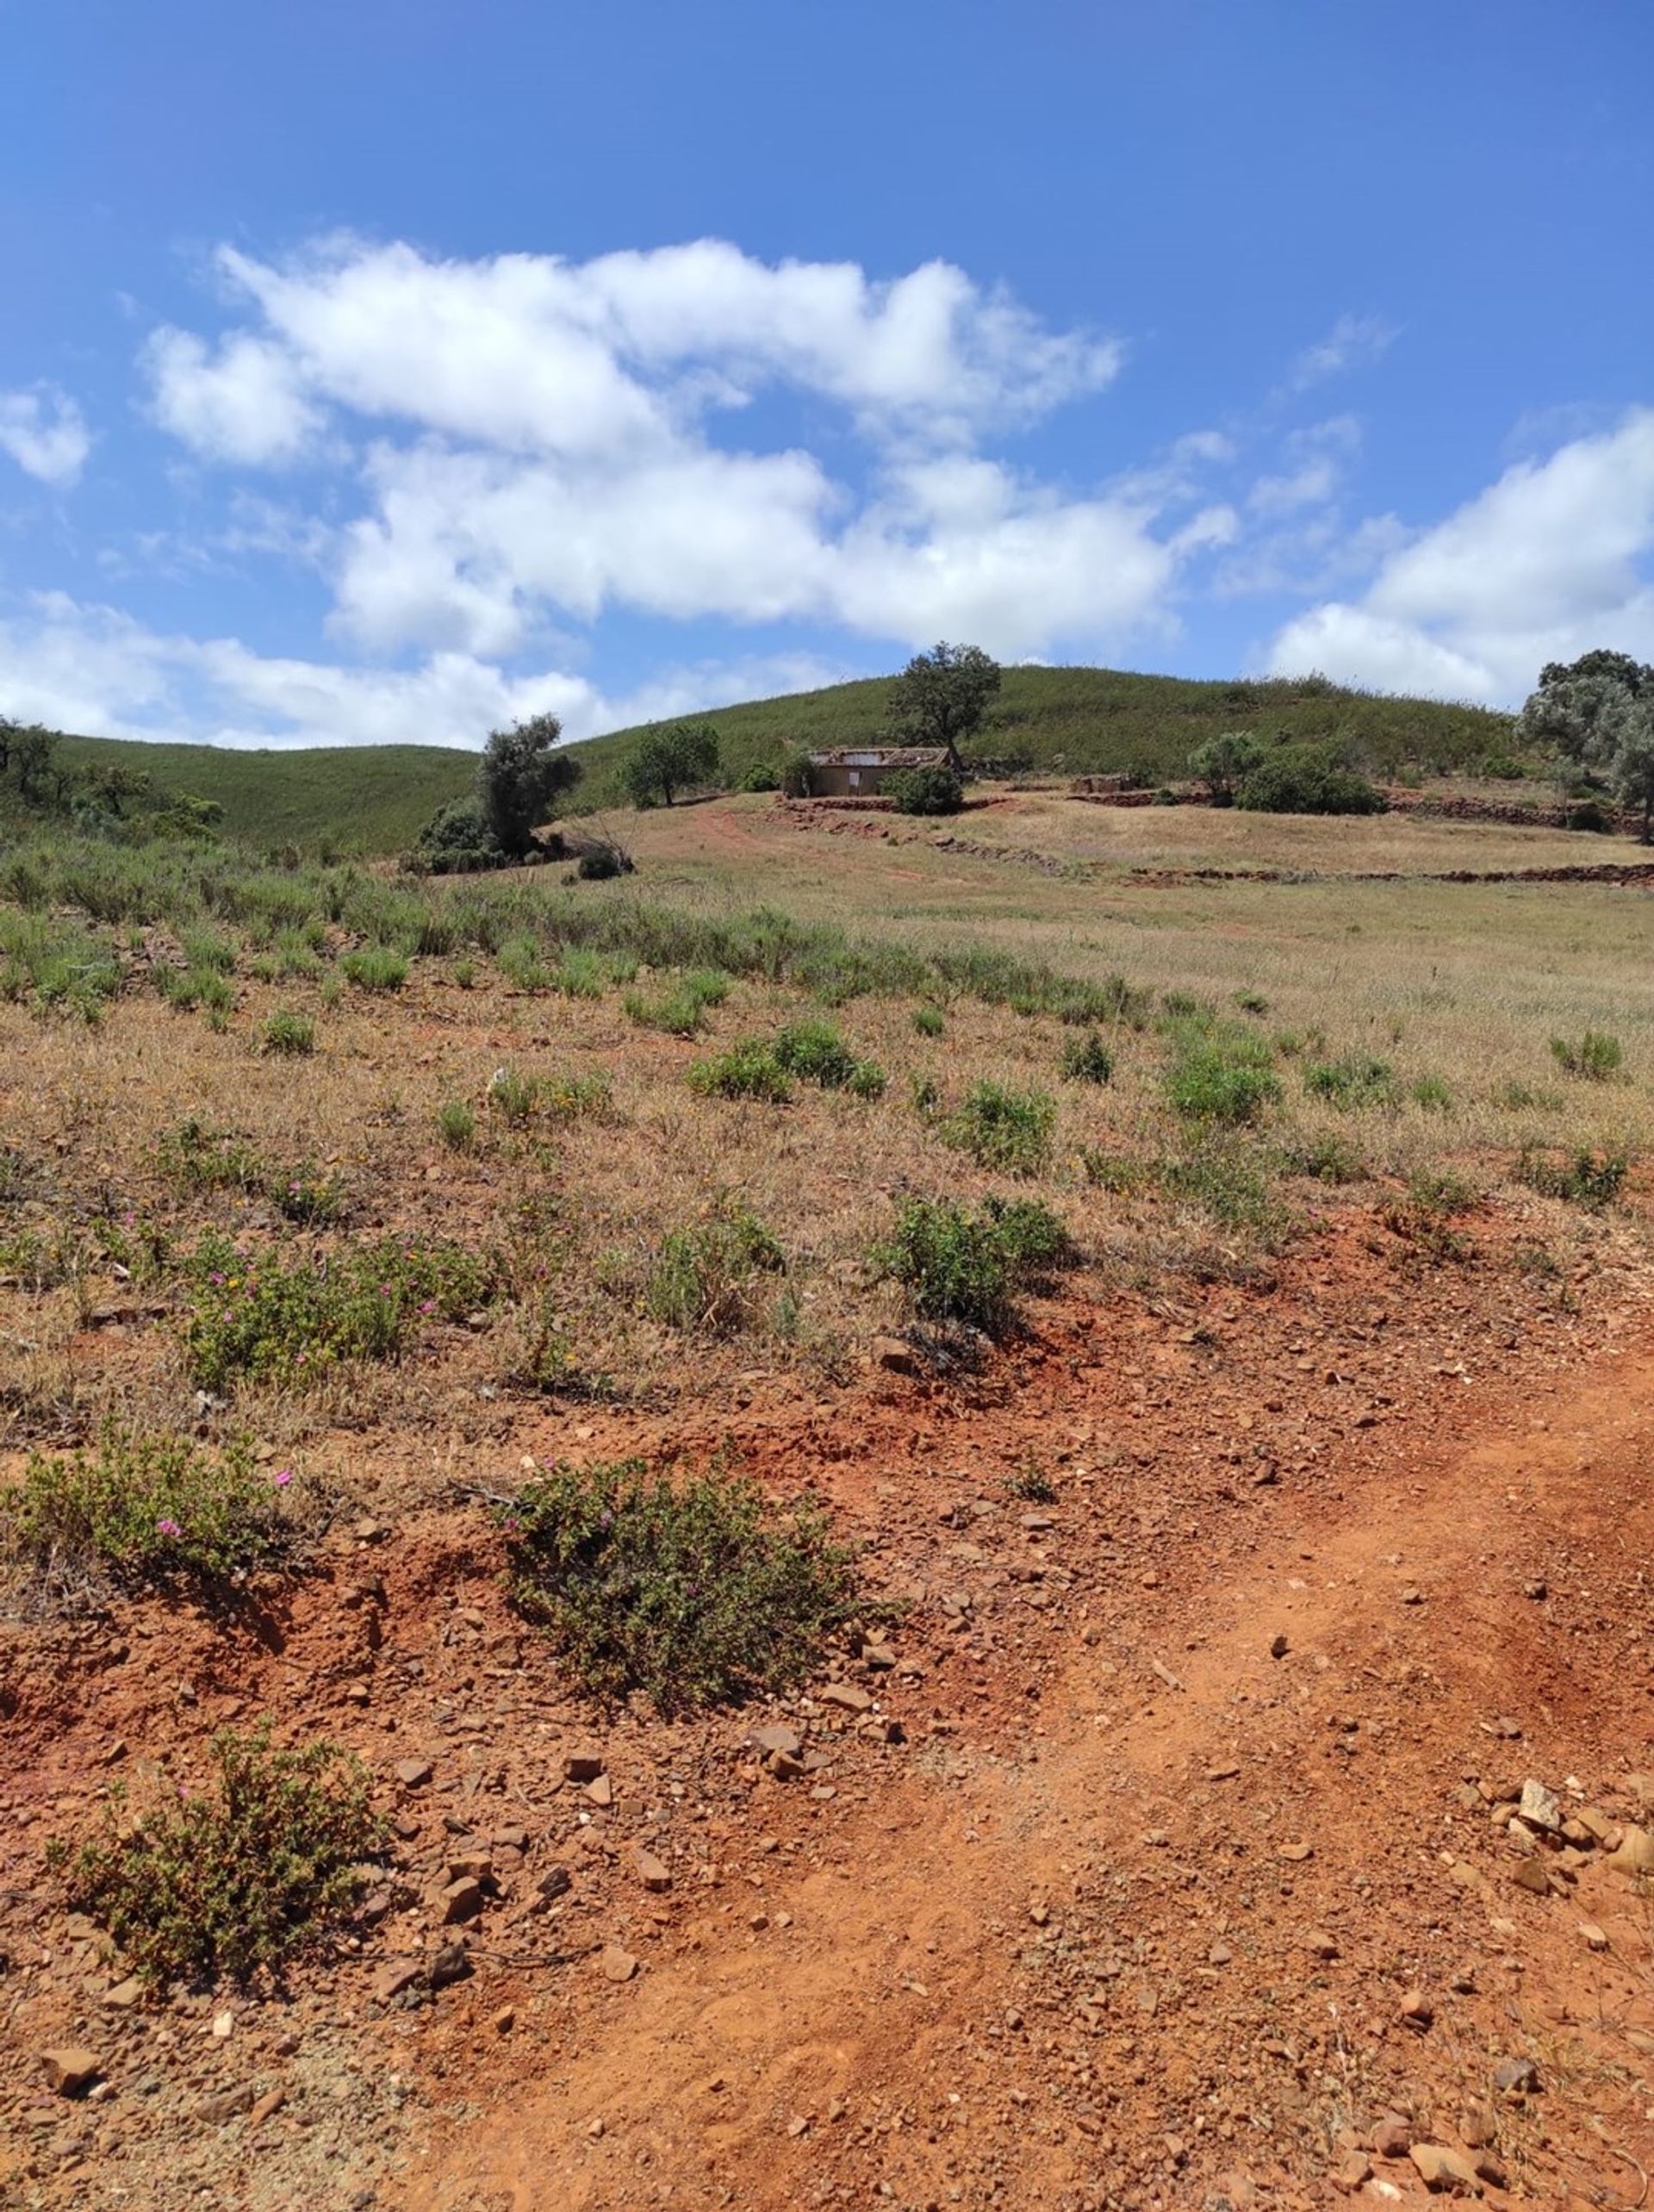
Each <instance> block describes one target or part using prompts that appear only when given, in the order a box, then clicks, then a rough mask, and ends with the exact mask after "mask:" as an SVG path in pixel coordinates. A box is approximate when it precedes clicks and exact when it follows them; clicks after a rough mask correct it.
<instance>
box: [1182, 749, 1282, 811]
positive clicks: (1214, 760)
mask: <svg viewBox="0 0 1654 2212" xmlns="http://www.w3.org/2000/svg"><path fill="white" fill-rule="evenodd" d="M1263 757H1264V747H1263V746H1262V745H1260V744H1259V741H1258V739H1257V738H1254V737H1250V736H1248V735H1247V732H1245V731H1244V730H1226V731H1224V732H1222V735H1220V736H1218V737H1216V738H1207V740H1206V742H1205V744H1204V745H1197V746H1196V747H1195V750H1194V751H1193V752H1191V754H1190V756H1189V773H1190V774H1191V776H1194V777H1195V779H1196V780H1197V782H1201V783H1203V784H1204V785H1205V786H1206V788H1207V790H1208V791H1209V792H1210V794H1211V798H1212V804H1213V806H1214V807H1233V806H1234V794H1235V793H1236V791H1237V790H1238V789H1239V788H1240V785H1241V784H1242V783H1244V782H1246V780H1247V776H1250V775H1251V774H1252V771H1253V769H1254V768H1256V767H1257V766H1258V765H1259V762H1260V761H1261V760H1262V759H1263Z"/></svg>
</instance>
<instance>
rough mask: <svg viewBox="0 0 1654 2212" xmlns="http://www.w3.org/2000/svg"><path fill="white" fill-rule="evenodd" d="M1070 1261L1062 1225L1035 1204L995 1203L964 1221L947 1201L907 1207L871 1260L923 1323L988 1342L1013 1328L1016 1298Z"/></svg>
mask: <svg viewBox="0 0 1654 2212" xmlns="http://www.w3.org/2000/svg"><path fill="white" fill-rule="evenodd" d="M1073 1258H1074V1252H1073V1244H1072V1243H1071V1242H1070V1240H1069V1237H1068V1233H1067V1231H1066V1229H1065V1228H1064V1227H1063V1224H1062V1223H1061V1222H1060V1220H1059V1219H1058V1218H1057V1217H1056V1215H1055V1214H1054V1213H1053V1212H1051V1211H1050V1209H1049V1208H1048V1206H1042V1205H1041V1204H1040V1203H1039V1202H1038V1200H1036V1199H1017V1200H1011V1201H1006V1200H1003V1199H1001V1200H998V1201H997V1202H996V1201H994V1200H992V1199H991V1200H990V1201H989V1203H988V1204H987V1205H986V1206H984V1207H983V1208H982V1209H981V1211H980V1212H977V1213H967V1212H966V1211H965V1210H964V1208H963V1207H961V1206H954V1205H953V1204H951V1203H950V1202H948V1200H946V1199H909V1200H908V1202H907V1203H906V1205H905V1206H903V1208H902V1210H901V1212H900V1213H899V1216H898V1217H897V1220H896V1225H895V1228H894V1229H893V1230H892V1232H891V1235H890V1236H889V1237H888V1238H887V1239H886V1241H885V1242H883V1243H880V1244H879V1245H877V1246H875V1247H874V1252H873V1254H872V1259H873V1263H874V1268H875V1270H876V1272H877V1273H878V1274H880V1275H883V1276H886V1277H887V1278H888V1279H890V1280H893V1281H895V1282H899V1283H900V1284H901V1286H902V1287H903V1288H904V1289H905V1291H906V1293H907V1294H908V1299H909V1302H910V1303H911V1306H912V1309H913V1312H915V1314H917V1317H918V1318H919V1319H920V1320H922V1321H930V1322H936V1323H939V1324H942V1325H944V1326H963V1327H967V1328H972V1329H980V1330H982V1331H983V1332H984V1333H985V1334H986V1335H987V1336H990V1337H997V1336H1002V1335H1003V1334H1004V1331H1005V1330H1007V1329H1008V1328H1009V1327H1010V1324H1011V1322H1012V1321H1013V1320H1014V1318H1015V1306H1014V1304H1013V1293H1014V1292H1015V1291H1016V1290H1017V1289H1018V1288H1020V1287H1023V1285H1024V1284H1027V1283H1029V1282H1033V1281H1037V1280H1039V1279H1040V1278H1042V1277H1043V1276H1048V1275H1049V1274H1052V1273H1053V1272H1054V1270H1055V1269H1056V1268H1060V1267H1066V1266H1069V1265H1071V1264H1072V1263H1073Z"/></svg>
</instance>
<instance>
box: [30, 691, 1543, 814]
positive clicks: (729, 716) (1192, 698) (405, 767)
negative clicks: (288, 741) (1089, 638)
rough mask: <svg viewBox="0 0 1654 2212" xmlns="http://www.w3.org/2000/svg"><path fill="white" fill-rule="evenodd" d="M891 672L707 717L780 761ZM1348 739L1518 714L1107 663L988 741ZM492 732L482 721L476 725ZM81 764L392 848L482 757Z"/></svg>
mask: <svg viewBox="0 0 1654 2212" xmlns="http://www.w3.org/2000/svg"><path fill="white" fill-rule="evenodd" d="M892 680H893V679H892V678H891V677H888V676H869V677H865V678H862V679H861V680H860V681H858V682H851V683H836V684H831V685H829V686H827V687H826V688H825V689H821V690H818V691H800V692H793V693H790V694H788V695H784V696H782V697H780V698H776V699H756V700H749V701H744V702H743V703H742V704H740V705H738V706H734V707H718V708H717V709H716V710H714V711H712V712H711V713H708V714H707V715H706V717H705V719H706V720H709V721H711V722H712V723H713V724H714V725H715V726H716V728H717V730H718V736H719V738H720V739H721V741H722V746H723V756H724V772H725V777H726V779H727V781H728V782H731V783H739V782H740V781H741V779H742V777H743V776H745V775H746V773H747V772H748V770H750V769H752V768H754V767H756V766H758V765H760V764H763V763H774V762H777V761H779V760H780V758H781V757H783V756H784V755H785V754H787V752H788V751H792V750H793V748H794V747H797V746H800V745H806V746H810V745H843V744H847V743H853V742H855V741H856V740H858V739H861V740H865V741H867V742H877V741H879V740H880V739H881V738H885V737H886V735H887V734H888V724H887V722H886V699H887V696H888V694H889V689H890V685H891V682H892ZM1234 729H1244V730H1251V731H1253V732H1255V733H1257V734H1258V735H1260V736H1272V735H1275V734H1281V735H1284V736H1286V737H1290V738H1325V737H1337V738H1346V739H1348V740H1349V741H1350V742H1351V744H1352V745H1353V746H1354V748H1355V750H1356V751H1357V752H1358V753H1359V754H1360V755H1361V756H1362V757H1364V758H1365V761H1366V762H1367V763H1368V764H1369V765H1370V766H1371V769H1372V770H1374V771H1375V772H1377V773H1378V774H1381V775H1388V774H1393V773H1394V772H1395V771H1396V770H1398V769H1402V768H1405V767H1408V766H1418V767H1420V768H1423V769H1427V770H1437V771H1441V772H1446V771H1450V770H1463V769H1464V768H1466V767H1469V766H1471V765H1473V764H1474V763H1477V762H1479V761H1481V760H1482V759H1483V758H1485V757H1487V756H1489V755H1491V754H1497V753H1500V752H1502V751H1504V750H1505V749H1506V748H1507V746H1508V743H1509V732H1510V717H1509V716H1508V715H1506V714H1500V713H1493V712H1491V711H1489V709H1487V708H1485V707H1469V706H1463V705H1453V704H1449V703H1446V702H1444V701H1439V700H1428V699H1408V698H1398V697H1391V696H1387V695H1383V694H1379V693H1373V692H1362V691H1348V690H1344V689H1340V688H1339V687H1338V686H1336V685H1334V684H1330V683H1328V682H1327V681H1326V679H1325V678H1324V677H1320V676H1309V677H1304V678H1299V679H1291V680H1285V681H1268V682H1261V681H1260V682H1246V681H1234V682H1197V681H1195V680H1193V679H1190V678H1185V677H1181V676H1139V675H1133V674H1130V673H1126V672H1122V671H1120V670H1112V669H1096V668H1010V669H1007V670H1005V674H1004V689H1003V690H1002V692H1001V693H1000V695H999V699H998V703H997V705H996V707H995V709H994V711H993V713H992V715H991V717H990V718H989V720H988V723H987V725H986V727H985V729H984V730H983V732H982V734H981V736H980V738H979V739H978V740H977V741H976V743H975V744H974V745H972V746H971V747H969V748H967V751H968V753H969V755H970V756H971V757H973V759H975V760H976V761H979V762H981V763H993V764H1001V763H1003V764H1004V765H1006V766H1010V767H1015V768H1017V769H1019V770H1031V771H1035V772H1038V771H1040V770H1049V771H1051V772H1053V773H1056V774H1068V775H1077V774H1086V773H1090V774H1096V773H1104V772H1107V771H1110V770H1132V771H1133V772H1135V774H1136V775H1137V776H1139V777H1140V779H1141V780H1142V781H1143V782H1150V783H1154V782H1165V781H1166V780H1167V779H1169V778H1172V777H1175V776H1180V775H1181V774H1182V773H1183V771H1184V769H1185V764H1186V763H1187V761H1188V757H1189V755H1190V753H1191V751H1193V749H1194V747H1195V746H1197V745H1199V744H1200V743H1201V742H1202V740H1203V738H1209V737H1211V736H1213V735H1214V734H1215V733H1216V732H1218V731H1220V730H1234ZM637 734H638V732H637V729H636V728H632V729H625V730H614V731H611V732H607V733H606V734H605V735H603V736H601V737H596V738H582V739H581V740H578V741H577V742H576V743H575V745H572V746H571V747H570V750H571V751H573V752H574V753H575V754H577V755H578V756H579V757H580V759H581V762H582V763H584V766H585V769H586V776H585V780H584V782H583V783H582V785H581V788H580V790H579V792H578V793H577V794H575V809H574V811H579V810H580V809H581V807H587V808H589V807H594V806H600V805H604V804H606V803H612V802H613V801H615V799H616V797H617V783H616V771H617V770H618V769H619V763H620V762H621V760H622V758H623V757H624V756H625V751H626V749H627V747H628V746H629V745H631V742H632V741H633V739H634V738H636V737H637ZM480 735H481V733H480V732H479V736H480ZM61 758H62V760H63V762H64V763H65V765H66V766H68V767H71V768H74V769H80V770H92V769H98V768H109V767H115V766H120V767H122V768H127V769H134V770H142V771H143V772H145V773H146V774H147V775H148V776H150V777H151V778H152V782H153V785H154V788H155V794H156V796H157V797H158V798H159V800H161V801H162V802H163V803H165V801H167V800H171V799H175V798H177V797H178V796H180V795H182V794H186V793H187V794H191V795H193V796H195V797H197V798H202V799H209V800H212V801H215V802H216V803H217V804H218V805H219V806H220V807H222V808H223V810H224V814H223V828H224V832H225V833H226V834H227V836H229V837H232V838H237V839H244V840H246V841H249V842H252V843H254V844H264V845H280V844H294V845H298V846H301V847H303V848H306V849H308V850H310V851H316V850H319V849H320V848H321V847H323V846H324V845H326V844H332V845H333V846H335V847H337V848H338V849H339V851H358V852H363V853H383V852H397V851H402V850H404V849H405V848H406V847H407V846H408V845H409V844H412V843H413V841H414V838H415V837H416V836H417V834H418V832H419V831H420V827H421V826H422V825H423V824H424V823H426V821H428V820H429V819H430V818H431V816H432V814H434V813H436V811H437V809H438V807H441V806H443V805H445V803H446V802H447V801H449V800H451V799H453V798H457V797H458V796H460V795H461V794H463V793H465V792H467V791H469V789H470V788H471V782H472V778H473V776H474V775H475V773H476V755H475V754H474V753H472V752H470V751H466V750H463V749H458V748H454V747H450V746H442V745H337V746H326V747H323V746H312V747H307V748H303V749H292V750H280V751H276V750H264V751H241V750H239V749H232V748H230V747H227V746H217V745H161V744H149V743H146V742H143V741H140V740H136V739H129V738H86V737H65V738H63V739H62V740H61Z"/></svg>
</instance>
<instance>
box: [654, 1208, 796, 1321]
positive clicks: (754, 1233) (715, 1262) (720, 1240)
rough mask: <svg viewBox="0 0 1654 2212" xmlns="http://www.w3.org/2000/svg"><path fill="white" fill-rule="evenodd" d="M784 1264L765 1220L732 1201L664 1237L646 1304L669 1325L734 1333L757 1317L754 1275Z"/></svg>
mask: <svg viewBox="0 0 1654 2212" xmlns="http://www.w3.org/2000/svg"><path fill="white" fill-rule="evenodd" d="M786 1267H787V1261H786V1257H785V1256H784V1255H783V1253H782V1251H781V1248H780V1245H779V1244H778V1243H776V1241H775V1239H774V1237H773V1236H772V1235H771V1233H770V1231H768V1229H766V1228H765V1226H764V1224H763V1223H762V1221H760V1220H759V1219H758V1218H757V1217H756V1216H755V1214H752V1213H749V1212H748V1211H747V1209H746V1208H745V1207H744V1206H731V1207H730V1208H728V1209H727V1210H726V1211H725V1212H723V1213H720V1214H719V1215H718V1216H717V1217H716V1218H713V1219H712V1220H711V1221H706V1222H702V1223H700V1224H697V1225H696V1226H695V1227H693V1228H691V1229H675V1230H672V1231H669V1232H668V1235H666V1236H665V1237H662V1240H661V1245H660V1249H659V1250H658V1251H657V1253H656V1256H655V1260H654V1263H653V1265H652V1266H651V1267H650V1271H649V1277H648V1280H647V1281H646V1283H645V1285H644V1309H645V1311H646V1312H649V1313H650V1315H651V1316H652V1317H653V1318H654V1319H655V1320H656V1321H661V1322H664V1323H665V1324H666V1325H667V1326H668V1328H672V1329H681V1330H700V1331H704V1332H705V1333H706V1334H707V1335H710V1336H715V1337H726V1336H732V1335H733V1334H735V1332H736V1331H737V1330H741V1329H743V1328H745V1327H746V1326H747V1324H748V1323H749V1321H750V1320H751V1319H752V1318H753V1307H754V1290H755V1277H757V1276H759V1275H764V1274H783V1273H784V1272H785V1271H786Z"/></svg>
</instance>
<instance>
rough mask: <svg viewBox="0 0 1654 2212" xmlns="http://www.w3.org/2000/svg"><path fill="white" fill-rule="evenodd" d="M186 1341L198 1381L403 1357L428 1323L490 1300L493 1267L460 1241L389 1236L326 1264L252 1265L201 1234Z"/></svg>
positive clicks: (274, 1260)
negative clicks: (426, 1242)
mask: <svg viewBox="0 0 1654 2212" xmlns="http://www.w3.org/2000/svg"><path fill="white" fill-rule="evenodd" d="M189 1274H190V1295H191V1307H190V1318H189V1322H188V1324H187V1326H186V1330H185V1343H186V1345H187V1347H188V1349H189V1353H190V1365H191V1368H193V1370H194V1372H195V1374H196V1379H197V1380H198V1381H200V1382H201V1383H202V1385H203V1386H205V1387H206V1388H207V1389H208V1390H221V1389H222V1388H223V1387H224V1386H226V1385H227V1383H229V1382H231V1381H233V1380H234V1379H235V1378H236V1377H238V1376H240V1375H246V1376H248V1377H251V1378H252V1379H253V1380H270V1379H280V1380H294V1381H308V1380H314V1379H315V1378H316V1377H317V1376H319V1375H320V1374H325V1373H326V1371H327V1370H328V1369H330V1368H333V1367H336V1366H337V1365H338V1364H339V1362H340V1361H346V1360H394V1359H396V1358H398V1357H400V1356H401V1353H402V1352H403V1351H404V1350H405V1349H406V1348H407V1343H408V1342H409V1340H410V1339H411V1338H412V1337H414V1334H415V1333H416V1331H417V1330H418V1329H419V1326H420V1323H421V1322H422V1321H425V1320H426V1319H428V1318H432V1316H435V1317H437V1318H440V1319H442V1320H447V1321H457V1320H459V1319H460V1318H463V1316H464V1315H465V1314H467V1313H469V1312H471V1310H472V1309H473V1308H474V1307H476V1306H478V1305H482V1303H483V1301H484V1300H485V1299H488V1297H489V1296H490V1295H491V1293H492V1291H493V1288H494V1270H493V1268H492V1266H491V1264H490V1263H489V1262H488V1261H487V1260H484V1259H482V1258H480V1257H478V1256H476V1254H474V1253H470V1252H466V1251H463V1250H462V1249H460V1248H459V1247H458V1246H457V1245H451V1244H448V1245H431V1246H427V1247H424V1248H421V1247H419V1246H414V1245H408V1244H406V1243H404V1242H403V1241H402V1240H401V1238H400V1237H382V1238H381V1239H379V1240H378V1241H377V1242H376V1243H372V1244H364V1245H358V1246H356V1247H354V1248H351V1249H345V1250H344V1251H340V1252H335V1253H334V1254H333V1255H332V1256H331V1257H330V1258H328V1259H326V1260H315V1259H312V1258H308V1257H306V1258H302V1259H295V1260H293V1261H291V1262H285V1261H283V1258H282V1256H281V1255H280V1254H279V1253H277V1254H276V1255H274V1256H270V1257H269V1258H266V1259H245V1258H243V1257H242V1256H241V1255H240V1254H239V1252H238V1251H237V1250H236V1249H235V1247H234V1245H233V1244H232V1243H230V1241H229V1239H228V1238H227V1237H217V1236H210V1237H203V1238H202V1242H201V1243H200V1244H199V1245H198V1246H197V1248H196V1252H195V1254H194V1256H193V1257H192V1258H191V1260H190V1266H189Z"/></svg>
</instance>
